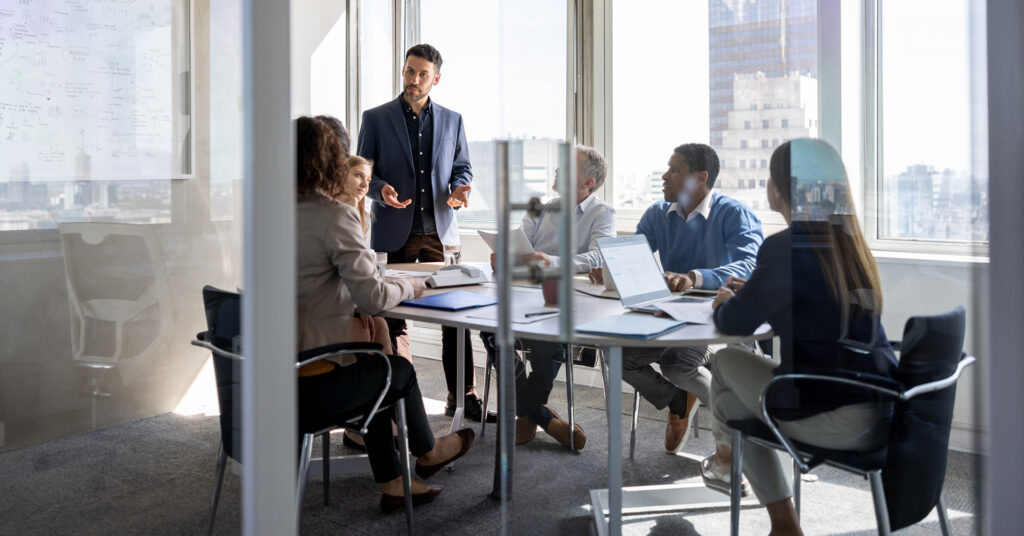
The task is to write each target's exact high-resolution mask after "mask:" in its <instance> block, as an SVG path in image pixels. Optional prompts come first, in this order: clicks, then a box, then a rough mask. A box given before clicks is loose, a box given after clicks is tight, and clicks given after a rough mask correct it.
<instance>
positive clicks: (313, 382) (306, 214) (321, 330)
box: [295, 117, 474, 512]
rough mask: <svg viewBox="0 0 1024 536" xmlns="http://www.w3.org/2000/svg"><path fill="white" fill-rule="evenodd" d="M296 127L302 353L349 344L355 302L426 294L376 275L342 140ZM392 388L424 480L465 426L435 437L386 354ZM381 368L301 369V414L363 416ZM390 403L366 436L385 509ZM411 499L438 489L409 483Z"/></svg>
mask: <svg viewBox="0 0 1024 536" xmlns="http://www.w3.org/2000/svg"><path fill="white" fill-rule="evenodd" d="M295 130H296V144H297V145H296V164H297V169H296V189H297V194H298V205H297V207H296V253H297V260H298V267H297V268H298V269H297V285H296V292H297V317H296V320H297V328H298V329H297V333H298V350H299V351H300V352H301V351H303V350H308V349H311V348H317V347H320V346H325V345H328V344H335V343H344V342H351V339H349V333H350V330H349V329H348V328H349V326H350V325H351V324H352V321H353V316H354V313H355V312H356V309H357V308H358V309H359V310H361V311H364V312H365V313H366V314H367V315H372V314H376V313H379V312H381V311H383V310H385V309H388V308H391V307H395V306H396V305H398V304H399V303H400V302H401V301H402V300H405V299H409V298H412V297H414V296H419V295H420V294H421V293H422V292H423V288H424V284H423V281H422V280H401V281H395V282H385V281H382V280H381V278H380V275H379V274H378V272H377V267H376V258H375V257H374V255H373V253H372V252H371V251H370V249H369V246H368V242H367V240H366V235H365V234H364V233H363V232H362V225H363V223H362V220H361V219H360V214H359V212H358V210H357V209H356V208H355V207H353V206H352V205H350V204H347V203H345V202H343V201H342V200H341V199H342V198H343V197H344V196H345V195H346V194H345V191H346V188H345V183H346V180H345V179H346V177H347V175H348V165H347V163H346V160H345V155H344V150H343V147H342V143H341V140H340V139H339V137H338V135H337V134H336V133H335V132H333V131H332V129H331V128H330V127H329V126H328V125H327V124H326V123H325V122H324V121H321V120H317V119H314V118H311V117H300V118H298V119H296V120H295ZM388 359H389V361H390V365H391V385H390V388H389V390H388V394H387V396H386V397H385V398H384V404H392V403H394V402H395V401H396V400H397V399H399V398H404V399H405V405H406V412H407V420H408V432H409V446H410V450H411V451H412V454H413V455H415V456H417V462H416V473H417V475H419V476H420V477H421V478H427V477H429V476H431V475H433V474H434V473H436V472H437V471H439V470H440V469H441V468H442V467H444V466H445V465H447V464H448V463H451V462H452V461H453V460H455V459H457V458H459V457H460V456H462V455H463V454H465V453H466V451H467V450H468V449H469V447H470V445H471V444H472V443H473V439H474V434H473V432H472V431H471V430H466V429H464V430H459V431H458V432H456V433H452V434H448V435H445V436H442V437H439V438H436V439H435V438H434V436H433V432H432V431H431V429H430V424H429V423H428V422H427V415H426V411H425V410H424V408H423V398H422V396H421V395H420V390H419V385H418V383H417V381H416V373H415V371H414V370H413V367H412V364H411V363H409V362H408V361H406V360H405V359H403V358H400V357H396V356H389V357H388ZM386 374H387V366H386V365H385V364H384V363H383V362H382V361H381V360H380V359H377V358H374V357H372V356H359V357H356V356H343V357H341V358H339V359H336V360H333V361H327V360H324V361H319V362H316V363H312V364H310V365H307V366H305V367H303V368H302V369H300V370H299V411H300V413H302V414H303V415H307V416H313V417H316V418H319V419H331V420H340V419H344V418H348V417H352V416H355V415H359V414H364V413H366V412H367V411H368V410H369V409H370V408H371V407H372V405H373V403H374V402H375V400H376V397H377V396H378V394H379V391H380V386H381V385H382V384H383V381H384V378H385V377H386ZM393 417H394V415H393V411H392V410H391V409H389V410H386V411H382V412H381V413H380V414H378V415H377V416H376V417H375V418H374V419H373V420H372V421H371V422H370V425H369V430H368V432H367V434H366V436H365V443H366V450H367V455H368V456H369V459H370V467H371V469H372V470H373V475H374V479H375V480H376V481H377V482H378V483H379V484H380V486H381V493H382V495H381V499H380V507H381V510H383V511H384V512H394V511H399V510H401V509H402V508H403V506H404V499H403V490H402V479H401V466H400V464H399V460H398V453H397V452H396V450H395V443H394V440H393V437H392V429H391V421H392V419H393ZM412 492H413V503H414V504H423V503H426V502H429V501H432V500H433V499H434V498H435V497H437V495H438V494H440V493H441V488H440V487H432V486H430V485H428V484H426V483H424V482H421V481H418V480H413V482H412Z"/></svg>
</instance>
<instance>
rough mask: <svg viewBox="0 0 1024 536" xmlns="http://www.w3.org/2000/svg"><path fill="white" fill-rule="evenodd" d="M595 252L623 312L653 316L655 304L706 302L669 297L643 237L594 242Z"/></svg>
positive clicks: (683, 297) (685, 297)
mask: <svg viewBox="0 0 1024 536" xmlns="http://www.w3.org/2000/svg"><path fill="white" fill-rule="evenodd" d="M597 249H599V250H600V251H601V255H602V256H603V257H604V262H605V265H606V266H607V271H606V272H605V273H606V275H608V276H610V277H611V278H612V282H613V283H615V288H616V289H617V290H618V291H619V300H620V301H622V306H623V307H625V308H626V309H629V310H631V311H636V312H639V313H649V314H654V313H656V312H657V311H658V308H657V307H655V304H659V303H664V302H676V303H678V302H704V301H707V300H708V299H710V298H700V297H691V296H673V295H672V291H670V290H669V289H668V284H666V283H665V277H664V276H663V275H662V272H661V269H660V268H658V262H657V261H656V260H654V252H652V251H651V246H650V244H648V243H647V238H646V237H644V235H639V234H638V235H632V236H616V237H605V238H598V239H597Z"/></svg>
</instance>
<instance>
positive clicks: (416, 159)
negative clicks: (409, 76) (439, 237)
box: [398, 95, 437, 235]
mask: <svg viewBox="0 0 1024 536" xmlns="http://www.w3.org/2000/svg"><path fill="white" fill-rule="evenodd" d="M398 98H399V99H401V103H402V110H403V111H404V112H405V113H404V115H405V126H406V128H407V129H408V130H409V149H410V150H411V151H412V165H413V172H414V173H415V174H416V192H415V195H413V196H412V206H411V207H410V208H412V211H413V213H412V234H417V235H430V234H437V225H436V224H435V223H434V192H433V188H431V185H430V175H431V170H432V169H433V163H434V155H433V148H434V110H433V108H434V103H433V102H430V101H428V102H427V105H426V106H424V107H423V110H421V111H420V113H419V114H417V113H416V112H414V111H413V109H412V107H411V106H409V103H407V102H405V98H404V95H402V96H399V97H398ZM428 98H429V97H428Z"/></svg>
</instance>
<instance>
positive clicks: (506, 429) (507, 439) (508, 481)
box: [485, 341, 516, 523]
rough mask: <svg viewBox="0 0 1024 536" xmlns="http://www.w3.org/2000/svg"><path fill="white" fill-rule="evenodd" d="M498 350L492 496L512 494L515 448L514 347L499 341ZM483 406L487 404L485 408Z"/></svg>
mask: <svg viewBox="0 0 1024 536" xmlns="http://www.w3.org/2000/svg"><path fill="white" fill-rule="evenodd" d="M496 350H497V354H498V361H497V363H496V364H497V367H495V368H496V369H497V374H498V427H497V430H498V441H497V443H496V444H495V446H494V480H493V483H492V485H491V494H490V496H491V498H493V499H498V500H500V501H505V500H507V499H511V498H512V466H513V461H514V458H515V448H516V442H515V441H516V436H515V430H516V412H515V407H516V384H515V361H514V360H515V359H516V354H515V347H514V346H512V347H510V346H507V345H504V344H501V343H500V341H499V344H498V346H497V348H496ZM485 409H486V408H485ZM506 509H507V506H503V507H502V522H503V523H504V522H506V521H507V516H506V514H507V510H506Z"/></svg>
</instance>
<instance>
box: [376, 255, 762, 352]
mask: <svg viewBox="0 0 1024 536" xmlns="http://www.w3.org/2000/svg"><path fill="white" fill-rule="evenodd" d="M414 267H415V268H420V269H419V270H416V271H422V270H424V269H426V270H434V269H436V268H437V266H435V265H431V264H426V265H419V266H416V265H410V264H401V265H389V266H388V268H393V269H397V270H414V269H415V268H414ZM574 284H575V287H576V288H580V287H582V286H588V285H592V287H593V289H592V290H594V291H597V292H600V290H602V289H603V288H604V287H603V285H600V284H591V283H590V282H589V281H579V280H577V281H574ZM451 290H465V291H468V292H474V293H477V294H482V295H485V296H496V295H497V293H498V289H497V286H496V285H495V284H494V283H487V284H484V285H473V286H465V287H452V288H443V289H428V290H427V291H426V292H425V293H424V295H425V296H429V295H432V294H441V293H443V292H448V291H451ZM574 295H575V307H574V318H573V320H574V323H575V324H577V325H579V324H583V323H586V322H591V321H594V320H598V319H601V318H604V317H607V316H612V315H619V314H623V313H627V312H628V311H627V310H626V309H624V308H623V307H622V304H621V303H620V302H619V300H610V299H606V298H597V297H594V296H590V295H587V294H583V293H582V292H575V293H574ZM512 304H513V308H516V306H519V307H541V306H543V305H544V297H543V296H542V295H541V291H540V289H539V288H528V287H513V288H512ZM497 307H498V306H497V305H490V306H487V307H479V308H474V309H466V310H462V311H441V310H436V309H425V308H421V307H408V306H398V307H395V308H393V309H389V310H388V311H385V312H384V316H388V317H392V318H403V319H406V320H414V321H422V322H431V323H434V324H440V325H443V326H450V327H456V328H467V329H478V330H486V331H495V330H497V325H498V323H497V321H496V320H489V319H485V318H474V317H471V316H470V315H474V314H479V313H480V312H481V311H484V310H485V309H488V308H490V309H495V308H497ZM629 314H638V315H639V314H643V313H629ZM512 332H513V334H514V335H515V336H516V337H524V338H529V339H535V340H542V341H552V342H566V341H565V340H564V338H563V337H562V336H561V333H560V321H559V316H558V315H555V316H552V317H549V318H545V319H544V320H539V321H537V322H532V323H529V324H516V323H513V324H512ZM772 335H773V334H772V330H771V327H770V326H769V325H768V324H764V325H762V326H761V327H759V328H758V329H757V330H756V331H755V332H754V333H753V334H751V335H726V334H724V333H722V332H720V331H718V330H717V329H715V326H713V325H704V324H688V325H686V326H683V327H682V328H680V329H677V330H675V331H672V332H670V333H666V334H665V335H662V336H661V337H657V338H654V339H634V338H629V337H611V336H607V335H588V334H583V333H574V334H573V336H572V342H573V343H574V344H584V345H588V346H632V347H664V346H698V345H706V344H730V343H739V342H750V341H755V340H763V339H770V338H771V337H772Z"/></svg>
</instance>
